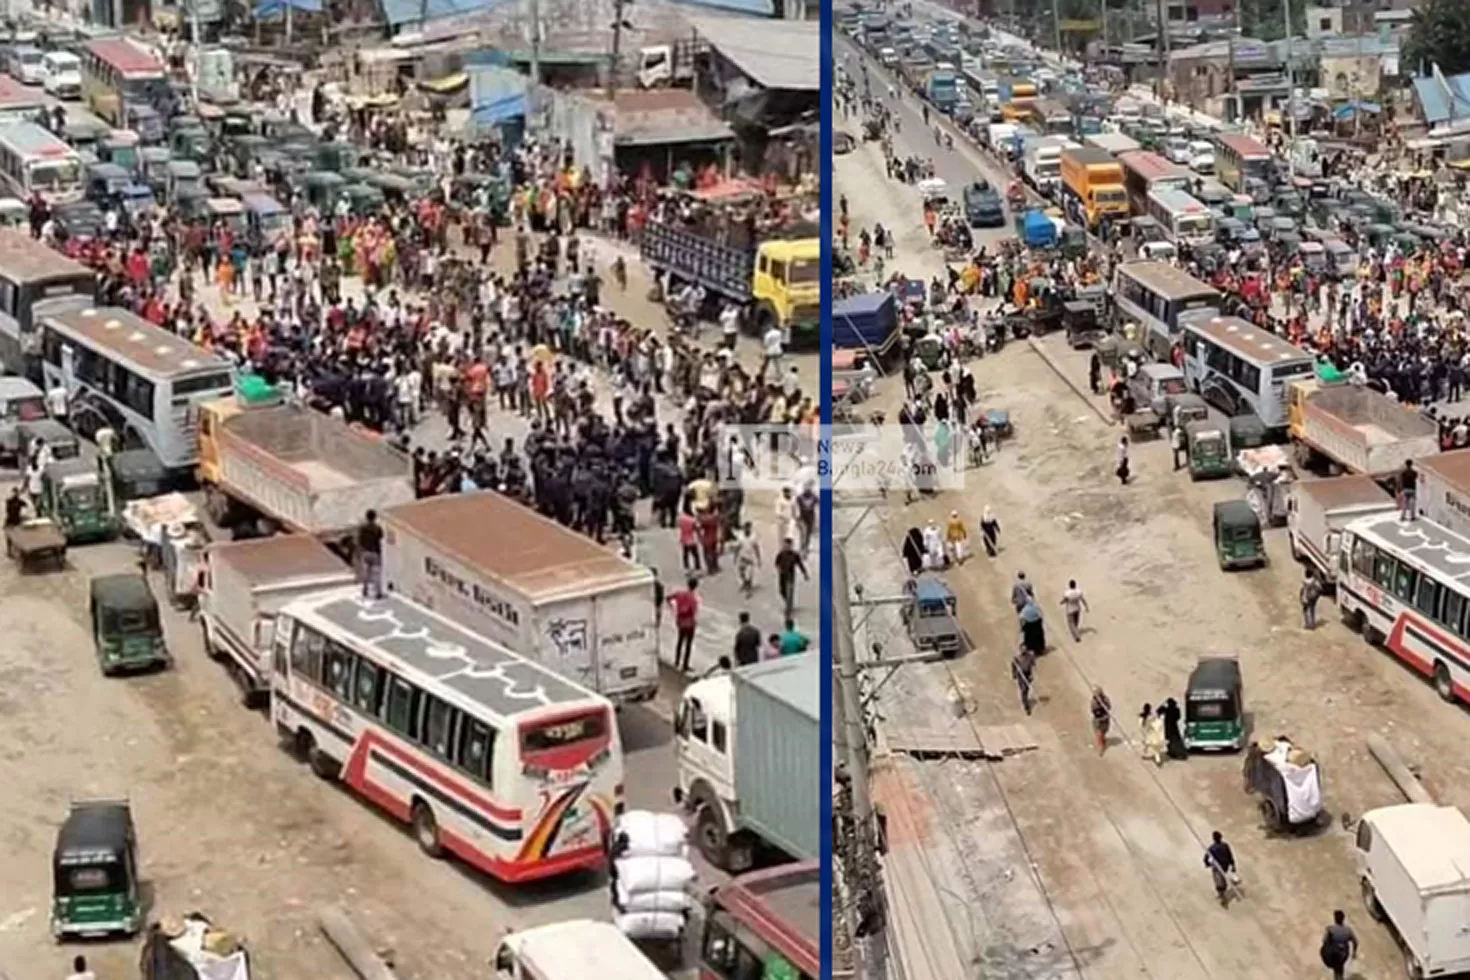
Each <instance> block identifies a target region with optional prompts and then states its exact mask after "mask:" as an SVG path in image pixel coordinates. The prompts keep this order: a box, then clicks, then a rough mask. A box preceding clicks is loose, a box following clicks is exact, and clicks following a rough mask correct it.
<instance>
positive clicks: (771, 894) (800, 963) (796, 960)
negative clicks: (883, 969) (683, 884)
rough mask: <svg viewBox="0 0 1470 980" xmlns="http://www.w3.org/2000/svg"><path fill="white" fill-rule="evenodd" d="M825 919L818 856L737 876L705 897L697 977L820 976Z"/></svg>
mask: <svg viewBox="0 0 1470 980" xmlns="http://www.w3.org/2000/svg"><path fill="white" fill-rule="evenodd" d="M821 925H822V867H821V865H820V864H819V863H818V862H816V861H801V862H798V863H796V864H783V865H781V866H780V867H777V868H770V869H768V870H765V871H752V872H750V873H749V874H744V875H741V876H740V877H738V878H734V879H732V880H730V881H729V882H728V883H726V884H724V885H721V886H720V887H718V888H716V889H714V890H713V891H711V892H710V894H709V897H708V899H707V900H706V901H705V908H704V940H703V942H702V943H701V944H700V952H699V980H817V977H818V976H820V975H821V962H820V960H821V939H820V935H821Z"/></svg>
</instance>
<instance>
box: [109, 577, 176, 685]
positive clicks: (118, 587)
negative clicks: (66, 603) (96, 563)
mask: <svg viewBox="0 0 1470 980" xmlns="http://www.w3.org/2000/svg"><path fill="white" fill-rule="evenodd" d="M90 609H91V614H92V639H93V642H94V643H95V644H96V646H97V659H98V661H99V662H100V663H101V665H102V673H103V674H104V675H106V676H109V677H110V676H112V675H113V674H116V673H117V672H119V671H122V670H133V669H141V668H147V667H166V666H168V665H169V664H170V663H171V662H172V657H170V655H169V652H168V645H167V644H166V643H164V639H163V621H162V620H161V619H160V618H159V616H158V601H157V600H156V599H154V598H153V593H152V592H151V591H150V590H149V588H148V580H147V579H145V578H144V577H143V576H142V575H141V574H139V573H137V572H123V573H120V574H117V575H99V576H97V577H96V578H94V579H92V601H91V604H90Z"/></svg>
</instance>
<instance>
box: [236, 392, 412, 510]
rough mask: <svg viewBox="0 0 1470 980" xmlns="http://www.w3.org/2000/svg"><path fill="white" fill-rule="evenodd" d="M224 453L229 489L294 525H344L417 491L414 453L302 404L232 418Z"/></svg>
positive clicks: (402, 501)
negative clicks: (414, 479)
mask: <svg viewBox="0 0 1470 980" xmlns="http://www.w3.org/2000/svg"><path fill="white" fill-rule="evenodd" d="M219 453H220V465H219V481H220V485H221V488H222V489H223V490H224V491H225V492H226V493H228V494H229V495H230V496H232V497H235V498H238V499H240V500H242V501H243V502H245V503H247V504H249V505H251V506H252V507H254V508H256V509H257V510H259V511H260V512H261V513H262V514H264V515H265V516H267V517H269V518H272V519H273V520H276V521H279V522H280V523H281V524H283V525H285V526H286V527H289V528H291V529H293V530H298V531H305V532H308V533H321V532H328V531H340V530H344V529H346V528H349V527H352V526H353V525H354V524H356V523H358V522H359V521H361V520H362V515H363V514H364V513H365V512H366V511H368V510H383V509H384V508H387V507H392V506H395V505H397V504H400V503H405V502H407V501H410V500H412V499H413V496H414V494H413V478H412V466H411V464H410V462H409V459H408V457H407V456H405V455H403V454H402V453H400V452H398V451H397V450H395V449H392V448H391V447H389V446H387V445H386V444H384V443H383V442H381V441H380V440H377V439H373V438H370V437H369V436H366V435H364V434H362V433H361V432H358V431H357V430H355V429H353V428H351V427H350V426H348V425H346V424H345V423H343V422H341V421H339V420H338V419H334V418H332V417H330V416H327V415H323V414H322V413H320V412H316V411H312V410H311V409H308V408H304V407H302V406H298V405H282V406H278V407H272V408H256V409H250V410H248V411H245V412H242V413H240V414H239V415H236V416H234V417H232V418H230V419H228V420H226V421H225V422H224V424H223V425H222V426H221V427H220V434H219Z"/></svg>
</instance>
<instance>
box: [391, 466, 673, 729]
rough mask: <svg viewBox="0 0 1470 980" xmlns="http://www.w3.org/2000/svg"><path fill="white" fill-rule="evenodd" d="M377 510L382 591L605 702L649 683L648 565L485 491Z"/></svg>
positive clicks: (646, 692) (653, 646)
mask: <svg viewBox="0 0 1470 980" xmlns="http://www.w3.org/2000/svg"><path fill="white" fill-rule="evenodd" d="M381 520H382V525H383V584H384V587H385V588H386V589H388V590H389V591H393V592H398V593H401V594H402V595H404V596H406V597H408V598H410V599H412V600H413V601H414V602H417V603H419V604H421V605H423V606H427V607H428V608H430V609H432V610H434V611H435V612H437V613H439V614H440V615H441V616H444V617H445V618H447V619H451V620H453V621H454V622H456V623H458V624H459V625H461V626H463V627H464V628H465V629H468V630H470V631H471V632H473V633H478V634H480V635H481V636H483V637H485V638H486V639H489V640H493V641H494V642H496V643H499V644H501V645H503V646H506V647H509V648H510V649H511V650H513V651H514V652H516V653H517V654H519V655H520V656H522V657H525V658H526V659H528V660H534V661H535V662H536V663H539V664H541V665H542V666H543V667H546V668H547V669H548V670H552V671H554V672H556V673H558V674H560V675H561V676H563V677H565V678H567V679H568V680H572V681H575V682H576V683H578V684H581V685H583V686H585V687H590V688H591V689H593V690H594V691H596V692H597V693H599V694H601V695H603V696H604V697H607V698H608V699H610V700H612V701H614V702H616V703H627V702H632V701H646V700H649V699H651V698H652V697H653V696H654V695H655V694H656V693H658V677H659V667H658V630H657V627H656V625H655V619H654V614H655V612H656V610H655V608H654V603H653V594H654V578H653V572H652V570H650V569H648V568H645V567H644V566H642V565H638V564H634V563H633V562H630V561H628V560H626V559H625V558H623V557H622V556H620V555H618V554H617V553H615V552H614V551H613V550H612V549H611V548H610V547H604V546H602V545H599V544H597V542H595V541H593V540H592V539H591V538H588V537H585V536H583V535H581V534H578V533H576V532H575V531H572V530H570V529H568V528H565V527H563V526H562V525H560V524H558V523H556V522H555V521H553V520H551V519H549V518H546V517H543V516H541V515H540V514H538V513H536V512H535V511H534V510H532V509H530V508H529V507H524V506H522V505H521V504H518V503H516V502H515V501H513V500H511V499H510V498H509V497H506V496H504V495H503V494H499V493H496V492H495V491H493V490H482V491H480V492H478V493H455V494H446V495H444V496H441V497H431V498H429V499H427V500H420V501H416V502H415V503H411V504H404V505H402V506H399V507H393V508H391V509H389V510H387V511H384V512H383V514H382V515H381Z"/></svg>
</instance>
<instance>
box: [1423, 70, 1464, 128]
mask: <svg viewBox="0 0 1470 980" xmlns="http://www.w3.org/2000/svg"><path fill="white" fill-rule="evenodd" d="M1414 94H1415V95H1416V96H1418V98H1419V109H1420V111H1421V112H1422V113H1423V115H1424V121H1425V122H1427V123H1429V125H1431V126H1435V125H1438V124H1439V123H1443V122H1449V121H1450V120H1451V119H1470V73H1467V74H1464V75H1449V76H1444V75H1433V76H1430V77H1427V78H1416V79H1414Z"/></svg>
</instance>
